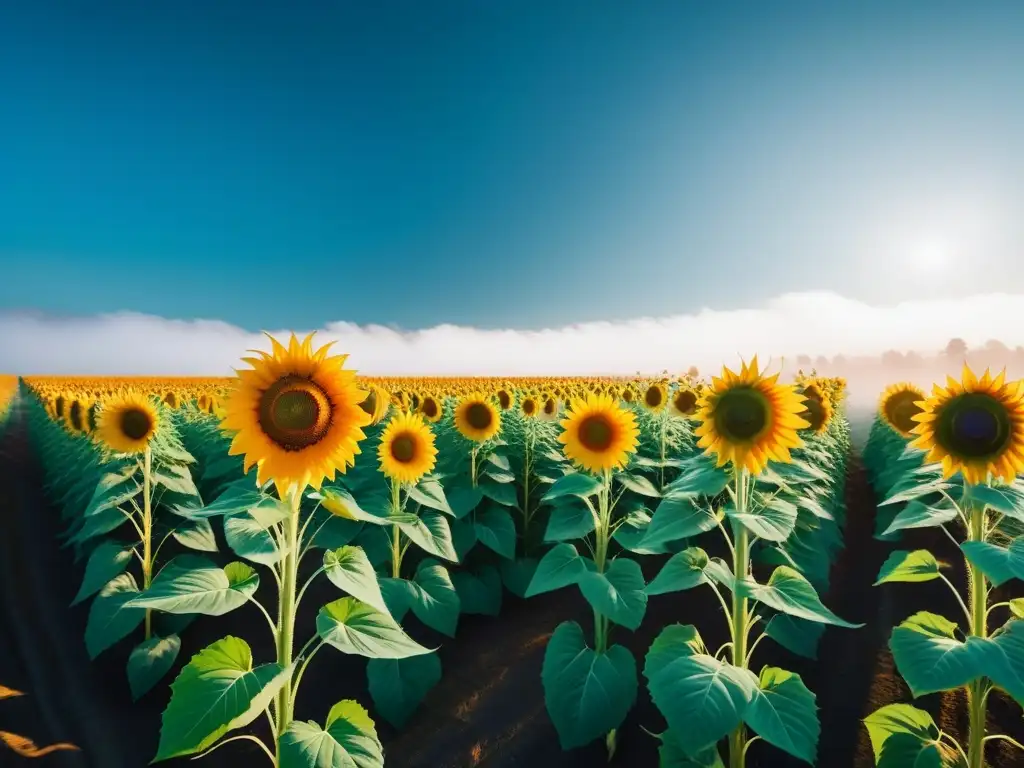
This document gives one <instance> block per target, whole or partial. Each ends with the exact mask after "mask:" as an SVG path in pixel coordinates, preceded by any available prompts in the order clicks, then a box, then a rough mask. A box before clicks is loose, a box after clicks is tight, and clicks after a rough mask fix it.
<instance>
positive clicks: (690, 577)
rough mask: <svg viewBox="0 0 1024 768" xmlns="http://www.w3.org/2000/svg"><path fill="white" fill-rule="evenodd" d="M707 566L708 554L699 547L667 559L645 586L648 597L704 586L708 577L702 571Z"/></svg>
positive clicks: (690, 548) (685, 550)
mask: <svg viewBox="0 0 1024 768" xmlns="http://www.w3.org/2000/svg"><path fill="white" fill-rule="evenodd" d="M707 565H708V553H707V552H705V551H704V550H703V549H701V548H700V547H689V548H688V549H684V550H683V551H682V552H677V553H676V554H674V555H672V557H670V558H669V559H668V562H666V563H665V565H664V566H663V567H662V569H661V572H660V573H658V575H657V576H655V577H654V580H653V581H652V582H651V583H650V584H648V585H647V589H646V592H647V594H648V595H664V594H666V593H668V592H681V591H683V590H686V589H693V588H694V587H697V586H700V585H701V584H706V583H707V582H708V577H707V575H706V574H705V573H704V569H705V568H707Z"/></svg>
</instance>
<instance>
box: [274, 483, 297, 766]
mask: <svg viewBox="0 0 1024 768" xmlns="http://www.w3.org/2000/svg"><path fill="white" fill-rule="evenodd" d="M289 502H290V505H291V514H289V515H288V517H287V518H286V519H285V520H284V521H283V530H282V537H281V538H282V540H283V542H282V543H283V544H284V546H283V549H284V553H285V555H284V558H283V559H282V560H281V566H280V567H281V596H280V600H279V607H278V624H277V663H278V664H280V665H281V666H282V667H284V668H288V667H290V666H291V665H292V659H293V653H294V647H293V646H294V638H295V607H296V589H297V587H298V570H299V569H298V565H299V507H300V505H301V503H302V489H300V488H298V487H294V488H292V491H291V496H290V497H289ZM293 687H294V678H292V679H289V680H288V682H286V683H285V684H284V685H283V686H282V687H281V691H280V692H279V693H278V694H277V705H276V714H277V716H276V718H275V720H276V724H277V734H276V737H277V738H276V739H275V742H276V744H277V760H278V763H279V764H280V761H281V737H282V736H284V734H285V733H286V732H287V731H288V728H289V726H290V725H291V722H292V713H293V708H294V701H293V691H294V688H293Z"/></svg>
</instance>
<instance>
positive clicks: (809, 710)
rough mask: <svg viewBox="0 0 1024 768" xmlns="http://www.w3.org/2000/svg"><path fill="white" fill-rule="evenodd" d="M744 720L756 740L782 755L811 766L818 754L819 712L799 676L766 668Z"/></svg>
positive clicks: (812, 695) (762, 672) (774, 668)
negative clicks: (759, 738) (784, 754)
mask: <svg viewBox="0 0 1024 768" xmlns="http://www.w3.org/2000/svg"><path fill="white" fill-rule="evenodd" d="M743 719H744V721H746V723H747V725H749V726H750V727H751V728H753V729H754V731H755V732H756V733H757V735H758V736H760V737H761V738H762V739H764V740H765V741H767V742H768V743H769V744H774V745H775V746H776V747H778V748H779V749H781V750H782V751H784V752H788V753H789V754H791V755H794V756H796V757H799V758H800V759H801V760H803V761H804V762H806V763H810V764H811V765H814V759H815V754H816V753H817V751H818V736H819V735H820V733H821V724H820V723H819V722H818V708H817V706H816V705H815V703H814V694H813V693H811V692H810V691H809V690H808V689H807V686H806V685H804V683H803V680H801V679H800V676H799V675H797V674H795V673H793V672H787V671H786V670H784V669H779V668H778V667H765V668H764V669H762V670H761V678H760V680H759V683H758V687H757V689H756V690H755V692H754V696H753V698H752V699H751V701H750V703H749V704H748V705H747V708H746V710H745V711H744V712H743Z"/></svg>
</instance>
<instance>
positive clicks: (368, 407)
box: [359, 389, 377, 416]
mask: <svg viewBox="0 0 1024 768" xmlns="http://www.w3.org/2000/svg"><path fill="white" fill-rule="evenodd" d="M359 407H360V408H362V409H363V411H365V412H366V413H367V414H369V415H370V416H373V413H374V411H376V410H377V392H376V391H375V390H372V389H371V390H370V394H368V395H367V396H366V399H365V400H363V402H361V403H360V404H359Z"/></svg>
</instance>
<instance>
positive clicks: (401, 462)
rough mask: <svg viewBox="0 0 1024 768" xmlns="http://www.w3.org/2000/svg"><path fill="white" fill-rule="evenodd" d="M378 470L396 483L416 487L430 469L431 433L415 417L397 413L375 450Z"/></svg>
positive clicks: (432, 456)
mask: <svg viewBox="0 0 1024 768" xmlns="http://www.w3.org/2000/svg"><path fill="white" fill-rule="evenodd" d="M377 456H378V457H379V459H380V469H381V472H383V473H384V474H385V475H386V476H387V477H389V478H390V479H391V480H394V481H395V482H397V483H416V482H419V480H420V478H422V477H423V476H424V475H425V474H427V473H428V472H430V471H431V470H432V469H433V468H434V464H435V462H436V460H437V448H436V447H435V446H434V433H433V432H431V431H430V427H428V426H427V424H426V422H425V421H423V417H422V416H420V415H419V414H418V413H401V414H398V415H396V416H395V417H393V418H392V419H391V421H389V422H388V424H387V426H386V427H385V428H384V432H383V434H381V438H380V447H379V448H378V450H377Z"/></svg>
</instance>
